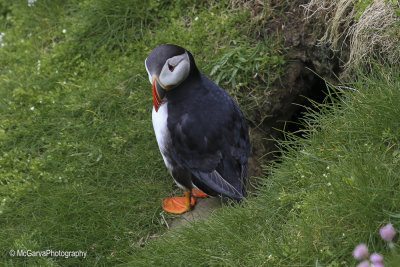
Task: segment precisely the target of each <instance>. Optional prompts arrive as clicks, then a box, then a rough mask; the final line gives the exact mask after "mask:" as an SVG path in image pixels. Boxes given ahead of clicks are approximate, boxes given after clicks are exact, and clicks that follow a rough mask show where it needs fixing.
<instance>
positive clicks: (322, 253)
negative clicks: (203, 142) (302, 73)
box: [0, 0, 400, 266]
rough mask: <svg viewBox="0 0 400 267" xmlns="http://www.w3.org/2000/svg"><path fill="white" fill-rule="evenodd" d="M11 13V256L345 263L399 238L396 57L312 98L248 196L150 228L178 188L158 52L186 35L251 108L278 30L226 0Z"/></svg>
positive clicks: (1, 244) (59, 5)
mask: <svg viewBox="0 0 400 267" xmlns="http://www.w3.org/2000/svg"><path fill="white" fill-rule="evenodd" d="M266 7H267V6H266ZM264 11H265V12H267V13H268V14H270V11H268V10H264ZM0 14H1V15H2V18H1V21H0V32H4V36H3V37H2V40H1V42H2V43H3V44H4V46H2V47H0V116H1V117H0V118H1V121H0V196H1V204H0V225H1V230H0V249H1V256H0V263H1V264H5V265H7V264H8V265H15V266H19V265H55V266H57V265H61V266H65V265H113V264H119V263H123V264H128V265H132V266H137V265H142V266H149V265H152V264H153V265H155V266H177V265H178V266H179V265H182V266H186V265H192V266H198V265H211V266H214V265H226V266H232V265H239V266H254V265H256V266H257V265H264V266H268V265H276V266H282V265H292V266H293V265H297V266H299V265H300V266H304V265H313V266H320V265H319V264H323V265H330V266H340V265H350V264H354V263H355V262H354V261H353V259H352V257H351V251H352V249H353V248H354V246H355V245H356V244H358V243H359V242H366V243H368V244H369V245H370V247H372V248H373V249H374V250H376V251H378V252H381V253H382V254H385V255H386V254H389V253H388V251H387V248H386V247H385V244H384V243H383V241H381V240H380V239H379V234H378V231H377V230H378V229H379V227H380V226H382V225H383V224H385V223H387V222H389V221H391V222H392V224H393V225H394V226H395V227H396V228H397V229H399V228H400V222H399V220H398V218H399V215H398V214H399V204H398V203H400V199H399V198H400V196H399V195H398V194H397V192H398V190H399V188H398V187H399V182H398V181H399V178H400V177H399V173H400V172H399V167H398V166H399V164H398V163H399V160H400V159H399V154H400V152H399V151H400V145H399V144H400V141H399V140H400V136H399V133H400V129H399V125H400V124H399V123H398V118H399V117H400V114H399V112H398V108H397V107H398V106H399V105H400V91H399V87H400V84H399V83H400V81H399V80H398V77H399V76H400V73H399V71H398V70H396V69H395V68H389V67H376V70H375V71H373V72H372V74H370V75H364V74H363V75H359V77H358V82H355V83H352V84H348V85H347V86H348V87H353V88H354V90H346V91H343V90H342V91H341V92H340V96H339V97H338V98H333V99H332V101H331V104H326V105H322V106H319V111H320V113H310V114H311V115H309V116H308V117H306V119H305V121H304V124H305V125H306V126H307V128H306V130H304V131H303V132H302V133H303V135H305V137H307V138H303V137H302V138H300V137H298V136H292V135H290V134H288V135H287V136H286V137H287V138H286V139H285V140H284V141H281V145H282V150H283V155H282V158H281V162H280V163H276V164H273V165H272V166H265V169H266V170H267V171H268V173H270V174H271V175H270V176H268V177H262V178H259V181H258V183H259V184H260V185H259V188H258V190H257V192H255V193H254V194H252V195H251V196H250V197H249V199H248V200H247V201H245V202H244V203H243V204H242V205H240V206H234V207H233V206H225V207H223V208H222V209H220V210H219V211H217V212H215V213H214V214H213V216H211V218H210V219H208V220H206V221H203V222H197V223H195V224H194V225H192V226H190V227H187V228H182V229H180V230H178V231H176V232H172V233H167V234H166V235H164V236H163V237H160V238H157V239H152V238H151V237H152V236H155V235H161V234H163V233H165V232H166V227H165V226H164V225H163V216H164V217H165V216H167V217H166V218H167V219H168V218H169V217H168V215H166V214H164V215H161V214H160V212H161V206H160V203H161V200H162V199H163V198H164V197H165V196H166V195H168V194H170V193H171V192H174V191H175V190H176V188H175V187H174V185H173V182H172V179H171V178H170V177H169V176H168V174H167V172H166V170H165V167H164V166H163V162H162V158H161V157H160V155H159V151H158V148H157V144H156V142H155V138H154V134H153V130H152V125H151V115H150V114H151V109H152V96H151V88H150V84H149V82H148V79H147V74H146V72H145V69H144V59H145V58H146V56H147V55H148V53H149V52H150V51H151V50H152V49H153V48H154V47H155V46H157V45H159V44H161V43H175V44H178V45H182V46H184V47H186V48H187V49H189V50H190V51H192V52H193V54H194V56H195V58H196V60H197V64H198V65H199V67H200V69H202V70H203V72H204V73H206V74H210V73H212V74H213V75H212V78H213V79H214V80H218V81H219V82H220V84H221V85H222V86H223V87H225V88H226V89H227V90H228V91H229V92H231V93H232V94H233V95H234V96H235V97H236V98H237V99H238V100H239V102H240V103H241V106H242V108H243V109H244V111H245V113H246V114H247V115H248V118H249V120H250V121H252V120H253V117H252V115H251V114H253V113H254V110H259V109H260V107H262V101H253V100H257V99H258V98H257V95H259V94H262V93H263V92H264V91H263V88H265V87H266V86H268V84H269V83H270V81H273V80H274V79H277V78H278V77H279V74H280V73H281V72H282V69H283V68H284V64H285V61H284V55H283V54H282V52H281V51H283V50H282V49H281V47H280V44H279V40H276V39H274V38H267V39H262V40H260V39H257V38H256V36H253V35H252V33H253V32H256V31H257V28H258V27H262V23H263V22H262V21H261V20H256V21H255V20H254V19H253V18H251V13H250V12H248V11H243V10H241V9H233V8H231V5H230V3H229V2H227V1H208V2H203V1H178V0H177V1H173V2H165V1H156V0H152V1H149V2H148V3H147V4H146V5H144V4H143V2H141V1H136V0H131V1H123V0H117V1H107V0H100V1H97V0H96V1H93V0H86V1H61V0H59V1H50V0H37V1H36V2H35V3H34V5H33V6H30V7H29V6H28V3H27V1H25V0H18V1H12V2H9V1H4V0H2V1H0ZM264 18H265V17H264ZM243 22H246V23H243ZM239 62H240V63H239ZM254 72H257V73H258V75H259V76H261V77H262V79H256V80H255V79H252V78H250V77H254V74H255V73H254ZM246 92H251V93H247V94H246ZM334 92H336V91H334V90H333V91H332V94H335V93H334ZM256 123H257V122H256ZM176 192H179V190H176ZM143 246H144V247H143ZM10 249H15V250H18V249H20V250H31V251H43V250H47V249H52V250H55V251H56V250H64V251H74V250H82V251H87V258H86V259H83V258H62V257H42V258H40V257H11V256H10V255H9V251H10ZM386 259H387V262H388V263H390V260H392V263H394V261H395V258H392V259H391V258H390V256H389V257H387V258H386ZM393 266H394V265H393Z"/></svg>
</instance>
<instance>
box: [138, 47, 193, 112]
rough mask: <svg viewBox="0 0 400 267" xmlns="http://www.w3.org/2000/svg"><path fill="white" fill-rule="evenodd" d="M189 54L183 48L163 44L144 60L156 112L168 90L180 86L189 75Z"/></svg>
mask: <svg viewBox="0 0 400 267" xmlns="http://www.w3.org/2000/svg"><path fill="white" fill-rule="evenodd" d="M189 55H190V53H189V52H188V51H186V50H185V49H184V48H182V47H180V46H177V45H171V44H164V45H160V46H158V47H156V48H154V49H153V51H151V53H150V55H149V56H148V57H147V58H146V61H145V66H146V70H147V73H148V74H149V80H150V83H151V84H152V85H153V101H154V107H155V109H156V111H158V108H159V107H160V105H161V103H162V99H163V98H164V97H165V93H166V91H168V90H172V89H173V88H175V87H177V86H178V85H179V84H181V83H182V82H183V81H184V80H185V79H186V78H187V77H188V75H189V72H190V68H191V64H190V56H189Z"/></svg>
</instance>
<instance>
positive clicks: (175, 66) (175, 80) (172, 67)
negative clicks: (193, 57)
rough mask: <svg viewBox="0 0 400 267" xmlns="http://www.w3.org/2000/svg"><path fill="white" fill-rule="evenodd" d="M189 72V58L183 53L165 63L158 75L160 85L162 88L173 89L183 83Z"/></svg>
mask: <svg viewBox="0 0 400 267" xmlns="http://www.w3.org/2000/svg"><path fill="white" fill-rule="evenodd" d="M189 71H190V61H189V56H188V54H187V53H186V52H185V53H183V54H182V55H178V56H174V57H171V58H169V59H167V61H166V62H165V64H164V66H163V68H162V69H161V73H160V77H159V78H160V83H161V84H162V86H163V87H164V88H173V87H175V86H177V85H179V84H180V83H181V82H183V81H184V80H185V79H186V78H187V76H188V75H189Z"/></svg>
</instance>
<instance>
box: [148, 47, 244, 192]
mask: <svg viewBox="0 0 400 267" xmlns="http://www.w3.org/2000/svg"><path fill="white" fill-rule="evenodd" d="M179 48H180V47H178V48H176V47H175V48H173V49H164V50H168V52H165V53H163V52H162V51H163V49H160V50H159V51H157V53H156V54H153V55H152V54H150V56H149V58H148V59H147V61H149V60H155V58H156V57H158V58H160V57H162V58H170V57H171V56H174V55H175V54H176V53H177V54H182V50H180V49H179ZM184 51H185V52H186V53H187V54H188V56H189V60H190V72H189V75H188V77H187V78H186V79H185V80H184V81H182V82H181V83H180V84H179V85H178V86H176V87H174V88H173V89H169V90H166V92H165V100H164V101H165V102H166V103H164V104H167V105H168V118H167V128H168V132H169V137H168V138H167V140H166V144H165V148H164V149H163V151H161V152H162V154H163V156H164V158H166V159H167V161H168V162H169V163H170V172H171V174H172V176H173V177H174V179H175V180H176V181H177V182H178V184H180V185H182V186H183V187H185V188H187V189H188V190H191V189H192V187H193V185H195V186H196V187H198V188H199V189H201V190H202V191H203V192H205V193H207V194H209V195H214V196H215V195H222V196H227V197H230V198H233V199H236V200H240V199H242V198H243V197H246V196H247V193H246V187H247V160H248V157H249V155H250V144H249V136H248V129H247V126H246V121H245V118H244V116H243V113H242V111H241V110H240V108H239V106H238V104H237V103H236V102H235V101H234V99H233V98H232V97H231V96H230V95H229V94H228V93H227V92H226V91H225V90H223V89H222V88H220V87H219V86H218V85H216V84H215V83H214V82H213V81H211V80H210V79H208V78H207V77H206V76H205V75H203V74H201V73H200V72H199V70H198V69H197V67H196V65H195V62H194V59H193V56H192V55H191V54H190V53H189V52H188V51H186V50H184ZM157 61H158V62H160V61H161V62H162V61H164V62H165V60H159V59H158V60H157ZM146 64H148V63H146ZM158 64H159V66H158V67H154V66H153V67H152V68H153V69H160V68H162V66H161V65H162V64H161V63H158ZM146 67H147V66H146ZM148 71H149V72H151V71H150V70H148ZM192 184H193V185H192Z"/></svg>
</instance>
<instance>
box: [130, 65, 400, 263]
mask: <svg viewBox="0 0 400 267" xmlns="http://www.w3.org/2000/svg"><path fill="white" fill-rule="evenodd" d="M391 71H394V73H391V74H389V73H390V72H391ZM393 77H399V72H398V71H395V70H388V69H382V70H378V71H377V74H376V76H373V75H371V76H370V77H362V78H360V81H359V82H357V83H356V84H354V86H355V89H356V91H354V92H349V91H347V92H344V93H343V94H342V95H341V97H340V99H339V100H334V101H335V103H334V104H330V105H325V106H321V107H320V110H321V111H322V113H323V114H322V115H320V114H313V115H309V116H308V118H307V119H306V124H307V125H308V126H309V127H308V129H307V130H305V131H304V134H306V135H308V136H309V138H308V139H301V138H299V137H293V138H289V139H288V140H287V141H282V142H281V144H282V146H283V147H285V148H286V149H288V151H287V152H285V153H284V155H283V162H282V163H279V164H277V165H276V166H275V167H274V168H272V175H271V176H269V177H268V179H265V180H263V184H264V185H263V186H262V187H260V188H259V192H258V193H257V196H256V197H252V198H250V199H249V200H248V202H247V203H245V204H244V205H243V207H239V208H232V207H224V208H223V209H222V210H220V211H218V212H216V213H215V214H214V216H213V217H212V218H211V219H209V220H207V221H205V222H200V223H196V224H195V225H193V226H192V227H190V228H186V229H182V230H181V231H179V232H176V233H169V234H168V235H165V236H164V237H163V238H162V239H160V240H157V241H155V242H151V243H150V244H149V245H148V246H147V247H145V248H137V249H136V251H135V253H134V255H133V256H132V258H131V261H129V264H132V265H135V266H136V265H142V266H146V265H148V264H149V263H152V264H153V265H155V266H159V265H161V264H162V265H164V266H185V265H189V264H190V265H192V266H200V265H204V266H208V265H226V266H237V265H239V266H269V265H277V266H284V265H289V266H319V265H318V264H323V266H325V265H329V266H339V265H340V266H342V265H344V266H351V265H354V264H355V261H354V260H353V259H352V256H351V252H352V250H353V248H354V247H355V246H356V245H357V244H358V243H360V242H365V243H368V244H369V247H370V250H372V251H377V252H379V253H382V254H384V255H387V254H390V253H389V251H388V250H387V248H385V244H384V242H383V241H382V240H381V239H380V238H379V234H378V230H379V227H381V226H383V224H385V223H387V222H389V221H391V222H392V223H393V225H394V226H395V227H396V228H397V229H399V228H400V221H399V219H398V218H399V217H398V213H399V203H400V195H399V194H398V191H399V179H400V174H399V173H400V167H399V166H400V165H399V162H400V156H399V155H400V134H399V133H400V124H399V123H398V118H399V116H400V112H399V110H398V108H397V107H398V106H399V105H400V90H399V87H400V80H399V79H398V78H393ZM396 214H397V215H396ZM390 260H392V262H391V264H388V266H395V265H393V264H394V262H395V260H396V259H390V255H389V258H386V263H390ZM397 260H398V259H397Z"/></svg>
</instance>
